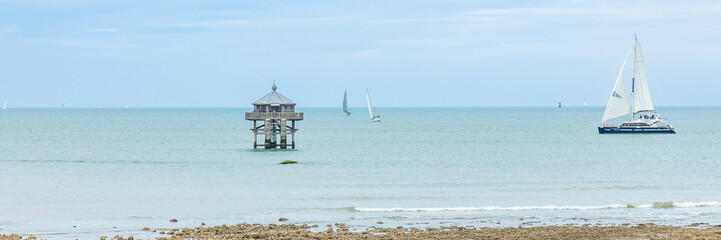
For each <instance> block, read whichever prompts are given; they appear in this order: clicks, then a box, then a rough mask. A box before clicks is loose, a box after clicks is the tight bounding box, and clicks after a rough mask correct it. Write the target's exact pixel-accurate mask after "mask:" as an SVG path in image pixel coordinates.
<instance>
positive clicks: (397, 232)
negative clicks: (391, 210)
mask: <svg viewBox="0 0 721 240" xmlns="http://www.w3.org/2000/svg"><path fill="white" fill-rule="evenodd" d="M319 229H326V230H319ZM143 231H148V232H154V233H157V234H159V235H160V236H159V237H155V238H154V239H167V240H176V239H208V240H211V239H721V225H709V224H707V223H694V224H690V225H689V226H684V227H678V226H663V225H655V224H653V223H647V224H637V225H627V224H623V225H621V226H591V225H589V224H586V225H581V226H535V227H521V226H519V227H515V228H513V227H507V228H489V227H483V228H474V227H460V226H443V227H437V228H423V229H421V228H405V227H400V226H399V227H369V228H367V229H365V230H362V231H354V230H352V229H351V228H349V226H347V225H346V224H343V223H336V224H333V225H330V224H329V225H326V226H318V225H312V226H309V225H306V224H302V225H297V224H267V225H263V224H259V223H255V224H250V223H239V224H235V225H225V224H223V225H219V226H199V227H195V228H174V229H150V228H144V229H143ZM21 239H55V238H54V237H50V238H40V237H35V236H34V235H18V234H0V240H21ZM99 239H101V240H109V239H113V240H125V239H128V240H132V239H153V238H140V237H134V236H122V235H114V236H100V237H99Z"/></svg>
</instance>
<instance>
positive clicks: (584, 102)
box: [583, 99, 586, 107]
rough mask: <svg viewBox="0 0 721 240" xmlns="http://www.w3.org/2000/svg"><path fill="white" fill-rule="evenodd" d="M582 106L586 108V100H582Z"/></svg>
mask: <svg viewBox="0 0 721 240" xmlns="http://www.w3.org/2000/svg"><path fill="white" fill-rule="evenodd" d="M583 106H584V107H585V106H586V99H583Z"/></svg>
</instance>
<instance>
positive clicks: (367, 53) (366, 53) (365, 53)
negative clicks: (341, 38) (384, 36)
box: [348, 49, 379, 57]
mask: <svg viewBox="0 0 721 240" xmlns="http://www.w3.org/2000/svg"><path fill="white" fill-rule="evenodd" d="M378 53H379V52H378V51H377V50H370V49H366V50H360V51H352V52H348V55H351V56H355V57H371V56H375V55H378Z"/></svg>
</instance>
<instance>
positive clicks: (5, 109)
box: [3, 98, 8, 112]
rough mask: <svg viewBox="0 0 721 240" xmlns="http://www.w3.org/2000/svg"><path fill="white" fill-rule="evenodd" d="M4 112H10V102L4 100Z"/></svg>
mask: <svg viewBox="0 0 721 240" xmlns="http://www.w3.org/2000/svg"><path fill="white" fill-rule="evenodd" d="M3 110H4V111H6V112H7V111H8V100H7V99H5V98H3Z"/></svg>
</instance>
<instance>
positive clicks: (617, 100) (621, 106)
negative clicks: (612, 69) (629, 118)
mask: <svg viewBox="0 0 721 240" xmlns="http://www.w3.org/2000/svg"><path fill="white" fill-rule="evenodd" d="M631 50H633V49H630V50H628V54H626V59H625V60H623V65H621V72H619V73H618V78H616V85H614V86H613V91H611V97H610V98H609V99H608V104H606V111H605V112H603V118H602V119H601V122H605V121H607V120H609V119H614V118H617V117H620V116H623V115H626V114H630V113H631V109H630V108H629V107H628V100H626V90H625V89H624V87H623V70H624V69H625V68H626V62H628V57H629V56H630V55H631Z"/></svg>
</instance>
